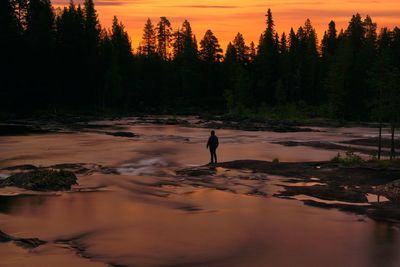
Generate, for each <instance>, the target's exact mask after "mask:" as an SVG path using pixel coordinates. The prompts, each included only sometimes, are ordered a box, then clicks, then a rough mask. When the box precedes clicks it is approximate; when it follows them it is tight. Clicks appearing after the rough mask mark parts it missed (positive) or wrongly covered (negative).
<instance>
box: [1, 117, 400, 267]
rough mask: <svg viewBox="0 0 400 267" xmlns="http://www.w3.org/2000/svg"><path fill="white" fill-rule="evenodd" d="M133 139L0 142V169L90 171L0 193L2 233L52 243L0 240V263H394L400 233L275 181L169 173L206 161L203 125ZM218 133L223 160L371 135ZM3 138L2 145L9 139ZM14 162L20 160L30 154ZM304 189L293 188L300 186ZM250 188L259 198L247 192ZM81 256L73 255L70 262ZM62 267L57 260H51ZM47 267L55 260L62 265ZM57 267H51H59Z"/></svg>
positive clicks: (304, 152) (289, 155)
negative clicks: (306, 199)
mask: <svg viewBox="0 0 400 267" xmlns="http://www.w3.org/2000/svg"><path fill="white" fill-rule="evenodd" d="M114 123H119V126H126V130H129V131H132V132H135V133H137V134H139V136H140V137H139V138H137V139H135V140H131V139H124V138H118V137H114V136H109V135H105V134H101V133H74V134H68V135H67V134H48V135H32V136H20V137H0V141H1V142H2V149H1V150H0V158H1V159H2V160H1V162H0V165H1V167H6V166H13V165H21V164H35V165H44V166H49V165H53V164H60V163H66V162H68V163H85V164H87V165H85V166H91V164H92V165H93V166H94V165H96V166H99V165H101V166H106V167H108V168H110V169H113V170H116V171H117V172H118V173H119V175H116V174H104V173H101V172H100V171H97V169H96V171H94V172H90V173H88V174H87V175H86V174H85V175H81V176H80V177H79V183H80V186H79V187H76V188H75V189H76V190H77V189H79V190H84V189H85V188H101V190H99V191H97V192H83V193H80V192H72V193H62V194H59V195H57V196H7V197H6V196H1V197H0V229H1V230H3V231H4V232H6V233H9V234H12V235H15V236H19V237H38V238H40V239H44V240H47V241H50V243H49V244H48V245H46V246H43V247H39V248H38V249H35V250H34V251H31V252H29V251H24V250H21V249H19V248H15V246H12V245H11V244H8V243H7V244H0V258H1V259H2V261H1V262H0V265H2V264H3V265H4V264H5V265H4V266H24V265H25V266H31V265H34V264H36V265H38V266H55V262H57V261H56V259H58V260H59V262H65V265H64V266H91V265H97V263H101V265H103V266H104V265H107V264H114V265H123V266H211V267H212V266H218V267H221V266H335V267H336V266H362V267H364V266H399V264H400V258H399V257H400V256H399V255H400V253H399V252H400V251H399V247H400V235H399V232H398V230H396V228H393V227H392V226H390V225H388V224H379V223H375V222H373V221H371V220H369V219H366V218H362V220H360V217H358V216H356V215H353V214H350V213H343V212H340V211H337V210H334V209H332V210H324V209H319V208H314V207H308V206H305V205H303V204H302V203H301V202H298V201H292V200H284V199H277V198H274V197H272V195H273V193H274V192H277V190H279V189H280V186H279V185H282V184H285V180H283V179H282V178H281V177H277V176H270V175H265V174H257V173H252V172H249V171H233V170H227V169H223V168H217V169H216V170H215V175H214V176H213V177H208V176H207V175H204V177H203V176H200V177H181V176H179V175H176V173H175V170H176V168H178V167H183V166H188V165H202V164H203V163H206V162H208V153H207V151H206V149H205V141H206V140H205V139H206V138H207V137H208V133H209V130H208V129H194V128H181V127H176V126H155V125H152V126H149V125H140V126H138V125H131V124H129V122H117V121H115V122H114ZM346 131H348V130H346V129H334V130H332V131H329V132H317V133H285V134H276V133H267V132H251V133H249V132H242V131H232V130H220V131H218V136H219V137H220V140H221V144H222V145H221V151H220V156H221V160H223V161H226V160H233V159H261V160H271V159H273V158H275V157H277V158H279V159H280V160H282V161H285V160H288V161H306V160H315V161H316V160H324V159H329V158H330V157H332V156H334V155H335V154H336V153H337V152H336V151H328V150H321V149H314V148H310V147H308V148H307V147H283V146H281V145H277V144H271V143H270V142H273V141H277V140H278V141H279V140H291V139H293V140H312V139H322V140H330V141H338V140H340V139H343V138H344V137H345V138H355V137H357V136H362V135H365V134H368V133H369V130H366V129H355V130H352V131H351V135H350V134H346V135H345V134H344V133H345V132H346ZM8 141H10V142H8ZM23 155H30V157H29V158H26V157H23ZM314 180H315V181H313V182H312V183H306V184H304V183H301V184H300V183H299V184H295V185H299V186H300V185H301V186H309V185H315V184H319V182H318V180H317V179H314ZM253 189H257V190H259V191H260V192H264V193H265V194H266V196H265V195H257V194H254V195H247V194H249V192H251V191H252V190H253ZM77 249H78V250H79V254H80V255H81V256H84V257H88V258H90V259H91V261H86V260H82V259H81V258H79V257H78V256H76V255H75V253H76V252H77ZM60 264H61V265H62V263H60ZM60 264H57V265H60ZM61 265H60V266H61Z"/></svg>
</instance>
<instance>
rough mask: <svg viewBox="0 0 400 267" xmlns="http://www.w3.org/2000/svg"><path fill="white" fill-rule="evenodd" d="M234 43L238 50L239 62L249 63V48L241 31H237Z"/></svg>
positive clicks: (237, 57) (237, 58)
mask: <svg viewBox="0 0 400 267" xmlns="http://www.w3.org/2000/svg"><path fill="white" fill-rule="evenodd" d="M232 44H233V47H234V48H235V51H236V60H237V62H239V63H241V64H247V63H248V61H249V48H248V47H247V46H246V42H245V40H244V37H243V35H242V34H241V33H240V32H238V33H237V35H236V36H235V39H234V40H233V43H232Z"/></svg>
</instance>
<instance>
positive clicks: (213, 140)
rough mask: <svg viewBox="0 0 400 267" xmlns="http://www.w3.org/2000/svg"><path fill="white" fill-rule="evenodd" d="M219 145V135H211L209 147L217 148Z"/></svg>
mask: <svg viewBox="0 0 400 267" xmlns="http://www.w3.org/2000/svg"><path fill="white" fill-rule="evenodd" d="M218 145H219V142H218V137H217V136H216V135H211V136H210V138H208V142H207V148H210V149H216V148H217V147H218Z"/></svg>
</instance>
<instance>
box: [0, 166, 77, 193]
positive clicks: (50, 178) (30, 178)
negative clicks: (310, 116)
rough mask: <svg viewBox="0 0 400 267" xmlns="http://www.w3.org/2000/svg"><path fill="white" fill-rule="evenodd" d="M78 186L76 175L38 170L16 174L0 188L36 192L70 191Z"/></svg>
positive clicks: (66, 172) (0, 185) (61, 171)
mask: <svg viewBox="0 0 400 267" xmlns="http://www.w3.org/2000/svg"><path fill="white" fill-rule="evenodd" d="M74 184H77V178H76V176H75V174H74V173H72V172H69V171H63V170H60V171H56V170H47V169H37V170H34V171H30V172H23V173H16V174H13V175H11V176H10V177H8V178H6V179H5V180H3V181H1V182H0V187H5V186H15V187H20V188H24V189H28V190H34V191H63V190H70V189H71V186H72V185H74Z"/></svg>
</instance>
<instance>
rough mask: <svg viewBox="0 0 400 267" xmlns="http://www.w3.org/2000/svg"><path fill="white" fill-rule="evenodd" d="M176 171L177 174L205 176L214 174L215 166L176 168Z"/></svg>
mask: <svg viewBox="0 0 400 267" xmlns="http://www.w3.org/2000/svg"><path fill="white" fill-rule="evenodd" d="M176 173H177V174H178V175H184V176H191V177H198V176H207V175H214V174H215V173H216V170H215V167H212V166H211V167H208V166H205V167H195V168H186V169H181V170H177V171H176Z"/></svg>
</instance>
